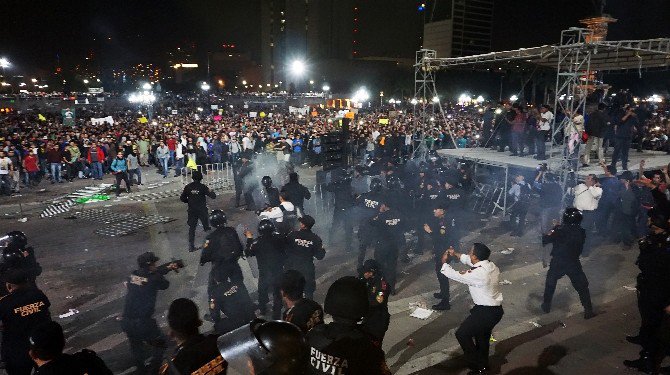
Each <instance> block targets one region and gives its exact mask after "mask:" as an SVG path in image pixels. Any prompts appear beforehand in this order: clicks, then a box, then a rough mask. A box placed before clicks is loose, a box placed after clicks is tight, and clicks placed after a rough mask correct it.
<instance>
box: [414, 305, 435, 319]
mask: <svg viewBox="0 0 670 375" xmlns="http://www.w3.org/2000/svg"><path fill="white" fill-rule="evenodd" d="M431 315H433V310H429V309H424V308H423V307H417V308H416V309H415V310H414V312H413V313H411V314H409V316H411V317H413V318H417V319H421V320H426V319H428V318H430V316H431Z"/></svg>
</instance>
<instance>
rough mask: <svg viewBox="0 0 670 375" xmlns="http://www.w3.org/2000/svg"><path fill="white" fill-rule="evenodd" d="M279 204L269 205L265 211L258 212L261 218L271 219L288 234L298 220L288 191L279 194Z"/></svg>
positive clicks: (278, 228)
mask: <svg viewBox="0 0 670 375" xmlns="http://www.w3.org/2000/svg"><path fill="white" fill-rule="evenodd" d="M279 202H280V203H279V206H277V207H269V208H268V209H266V210H265V211H263V212H261V213H259V214H258V218H259V220H263V219H270V220H272V221H274V222H275V223H276V225H277V230H279V232H280V233H281V234H284V235H286V234H288V233H289V232H290V231H292V230H293V229H295V224H296V220H297V219H298V216H297V213H296V210H295V206H294V205H293V203H291V202H290V201H289V200H288V195H287V194H286V192H282V193H281V194H279Z"/></svg>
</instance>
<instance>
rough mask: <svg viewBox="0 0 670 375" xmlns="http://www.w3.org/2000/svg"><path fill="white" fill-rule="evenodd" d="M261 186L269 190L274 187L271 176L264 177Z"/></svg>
mask: <svg viewBox="0 0 670 375" xmlns="http://www.w3.org/2000/svg"><path fill="white" fill-rule="evenodd" d="M261 185H263V186H265V187H266V188H269V187H270V186H272V178H270V176H263V178H261Z"/></svg>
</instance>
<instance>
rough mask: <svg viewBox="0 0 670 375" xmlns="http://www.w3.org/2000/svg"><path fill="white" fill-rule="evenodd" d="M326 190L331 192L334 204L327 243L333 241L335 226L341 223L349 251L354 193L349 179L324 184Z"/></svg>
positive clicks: (346, 247) (351, 235)
mask: <svg viewBox="0 0 670 375" xmlns="http://www.w3.org/2000/svg"><path fill="white" fill-rule="evenodd" d="M326 190H327V191H330V192H332V193H333V195H334V198H335V204H334V208H333V220H332V221H331V225H330V232H329V236H328V243H330V244H332V243H333V236H334V234H335V233H336V229H337V227H338V226H339V225H340V224H341V225H342V228H343V229H344V243H345V249H346V250H347V251H351V241H352V237H353V233H354V228H353V221H352V218H351V215H352V212H353V205H354V194H353V191H352V188H351V181H350V180H349V179H344V180H341V181H338V182H333V183H330V184H328V185H326Z"/></svg>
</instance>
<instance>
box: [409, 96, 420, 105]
mask: <svg viewBox="0 0 670 375" xmlns="http://www.w3.org/2000/svg"><path fill="white" fill-rule="evenodd" d="M409 102H410V103H412V105H417V103H419V101H418V100H416V98H412V100H410V101H409Z"/></svg>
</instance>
